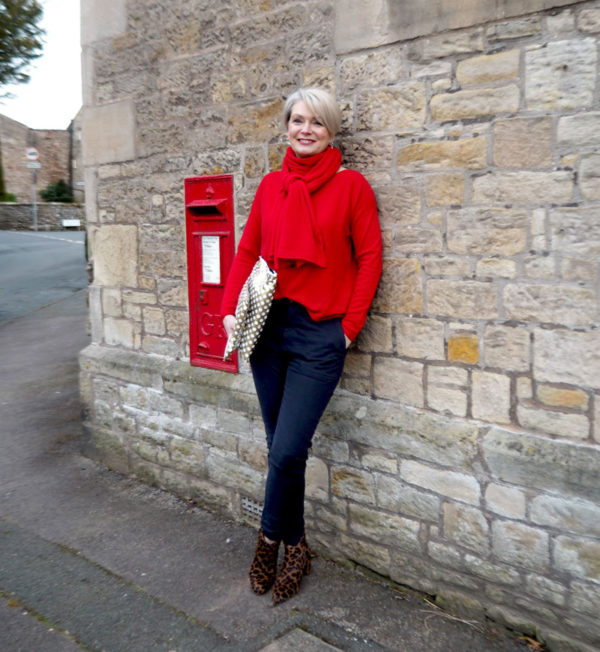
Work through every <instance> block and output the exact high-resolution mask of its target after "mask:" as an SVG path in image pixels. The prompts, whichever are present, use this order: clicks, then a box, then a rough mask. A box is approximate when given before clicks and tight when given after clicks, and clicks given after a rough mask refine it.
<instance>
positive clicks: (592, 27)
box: [577, 7, 600, 33]
mask: <svg viewBox="0 0 600 652" xmlns="http://www.w3.org/2000/svg"><path fill="white" fill-rule="evenodd" d="M577 27H578V29H580V30H581V31H582V32H589V33H598V32H600V9H599V8H597V7H592V8H590V9H583V10H582V11H581V12H580V13H579V16H578V17H577Z"/></svg>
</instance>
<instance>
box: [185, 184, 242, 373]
mask: <svg viewBox="0 0 600 652" xmlns="http://www.w3.org/2000/svg"><path fill="white" fill-rule="evenodd" d="M184 185H185V226H186V241H187V271H188V293H189V306H190V364H192V365H194V366H198V367H207V368H209V369H220V370H222V371H231V372H233V373H236V372H237V371H238V358H237V353H234V355H233V356H232V357H231V358H230V359H229V360H227V361H224V360H223V352H224V351H225V344H226V342H227V335H226V333H225V329H224V328H223V324H222V321H221V301H222V299H223V292H224V289H225V281H226V280H227V274H228V273H229V268H230V267H231V264H232V262H233V257H234V255H235V235H234V219H233V176H232V175H231V174H218V175H208V176H201V177H188V178H186V179H185V181H184Z"/></svg>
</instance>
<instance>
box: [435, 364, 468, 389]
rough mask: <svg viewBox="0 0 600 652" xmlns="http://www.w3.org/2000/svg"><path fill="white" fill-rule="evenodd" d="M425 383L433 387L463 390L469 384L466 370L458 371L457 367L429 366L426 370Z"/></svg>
mask: <svg viewBox="0 0 600 652" xmlns="http://www.w3.org/2000/svg"><path fill="white" fill-rule="evenodd" d="M427 381H428V382H429V383H433V384H435V385H446V386H449V387H462V388H465V387H467V385H468V382H469V374H468V372H467V370H466V369H460V368H458V367H438V366H433V365H429V367H428V369H427Z"/></svg>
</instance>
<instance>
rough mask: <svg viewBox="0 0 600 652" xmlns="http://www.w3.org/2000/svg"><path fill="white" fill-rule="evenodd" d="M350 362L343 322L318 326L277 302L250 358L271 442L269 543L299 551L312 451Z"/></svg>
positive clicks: (266, 513)
mask: <svg viewBox="0 0 600 652" xmlns="http://www.w3.org/2000/svg"><path fill="white" fill-rule="evenodd" d="M345 357H346V341H345V338H344V332H343V330H342V326H341V319H328V320H325V321H319V322H317V321H313V320H312V319H311V317H310V316H309V314H308V313H307V311H306V309H305V308H304V307H303V306H301V305H300V304H299V303H296V302H294V301H290V300H288V299H280V300H277V301H274V302H273V303H272V305H271V309H270V311H269V315H268V317H267V321H266V324H265V327H264V329H263V331H262V333H261V336H260V338H259V340H258V342H257V344H256V347H255V349H254V351H253V353H252V356H251V357H250V365H251V368H252V375H253V377H254V384H255V386H256V393H257V395H258V400H259V403H260V407H261V412H262V417H263V421H264V424H265V431H266V435H267V446H268V451H269V458H268V459H269V468H268V474H267V483H266V488H265V503H264V508H263V513H262V522H261V525H262V528H263V532H264V533H265V536H267V537H268V538H269V539H272V540H274V541H280V540H283V541H284V542H285V543H287V544H289V545H295V544H296V543H298V541H299V540H300V538H301V536H302V534H303V532H304V487H305V481H304V477H305V471H306V460H307V458H308V450H309V448H310V446H311V441H312V437H313V434H314V432H315V429H316V427H317V424H318V423H319V419H320V418H321V415H322V414H323V411H324V410H325V408H326V407H327V403H329V399H330V398H331V395H332V394H333V391H334V389H335V387H336V385H337V383H338V381H339V379H340V376H341V374H342V370H343V368H344V359H345Z"/></svg>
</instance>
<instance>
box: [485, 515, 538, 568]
mask: <svg viewBox="0 0 600 652" xmlns="http://www.w3.org/2000/svg"><path fill="white" fill-rule="evenodd" d="M492 550H493V552H494V554H495V555H496V557H497V558H498V559H500V560H501V561H504V562H506V563H508V564H513V565H515V566H521V567H523V568H528V569H532V570H537V571H540V572H542V573H543V572H545V571H547V570H548V568H549V566H550V547H549V537H548V533H547V532H544V531H543V530H540V529H538V528H533V527H530V526H529V525H524V524H522V523H515V522H511V521H494V522H493V523H492Z"/></svg>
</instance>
